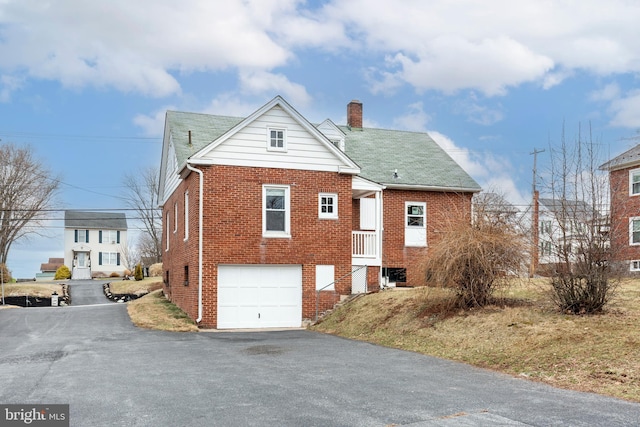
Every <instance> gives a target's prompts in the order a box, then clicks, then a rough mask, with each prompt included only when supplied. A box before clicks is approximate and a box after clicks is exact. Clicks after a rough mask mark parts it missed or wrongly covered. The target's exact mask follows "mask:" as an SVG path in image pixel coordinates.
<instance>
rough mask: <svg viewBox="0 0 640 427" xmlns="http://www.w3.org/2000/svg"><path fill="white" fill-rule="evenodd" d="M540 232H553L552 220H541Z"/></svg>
mask: <svg viewBox="0 0 640 427" xmlns="http://www.w3.org/2000/svg"><path fill="white" fill-rule="evenodd" d="M540 234H551V221H540Z"/></svg>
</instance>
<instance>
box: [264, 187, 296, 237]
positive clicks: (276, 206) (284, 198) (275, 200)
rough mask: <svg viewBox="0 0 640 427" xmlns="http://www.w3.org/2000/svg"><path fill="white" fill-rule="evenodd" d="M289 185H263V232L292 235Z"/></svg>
mask: <svg viewBox="0 0 640 427" xmlns="http://www.w3.org/2000/svg"><path fill="white" fill-rule="evenodd" d="M289 203H290V201H289V186H285V185H263V186H262V234H263V235H264V236H266V237H290V233H291V230H290V214H291V212H290V205H289Z"/></svg>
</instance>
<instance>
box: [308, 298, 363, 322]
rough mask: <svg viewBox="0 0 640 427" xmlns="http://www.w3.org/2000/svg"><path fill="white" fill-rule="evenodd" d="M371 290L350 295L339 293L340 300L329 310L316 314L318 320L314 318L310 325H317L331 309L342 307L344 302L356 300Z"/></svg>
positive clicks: (331, 311)
mask: <svg viewBox="0 0 640 427" xmlns="http://www.w3.org/2000/svg"><path fill="white" fill-rule="evenodd" d="M370 293H372V292H367V293H360V294H352V295H340V301H339V302H337V303H336V304H335V305H334V306H333V307H332V308H330V309H329V310H326V311H323V312H322V313H319V314H318V320H316V321H315V322H311V325H317V324H319V323H321V322H322V321H323V320H324V318H325V317H327V316H328V315H329V314H331V313H333V311H334V310H335V309H337V308H339V307H342V306H343V305H345V304H348V303H350V302H352V301H355V300H357V299H358V298H361V297H363V296H364V295H368V294H370Z"/></svg>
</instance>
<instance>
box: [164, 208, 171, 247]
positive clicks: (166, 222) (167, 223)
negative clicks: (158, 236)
mask: <svg viewBox="0 0 640 427" xmlns="http://www.w3.org/2000/svg"><path fill="white" fill-rule="evenodd" d="M165 227H166V230H167V247H166V248H165V251H168V250H169V230H170V227H169V212H167V220H166V221H165Z"/></svg>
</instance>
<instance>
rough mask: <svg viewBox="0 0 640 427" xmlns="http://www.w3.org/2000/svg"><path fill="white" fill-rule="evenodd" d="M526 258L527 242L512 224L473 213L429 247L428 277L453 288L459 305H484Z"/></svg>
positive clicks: (516, 271)
mask: <svg viewBox="0 0 640 427" xmlns="http://www.w3.org/2000/svg"><path fill="white" fill-rule="evenodd" d="M484 212H487V210H485V211H484ZM526 258H527V243H526V241H525V240H524V239H523V237H522V234H520V233H517V232H516V231H515V228H514V227H512V226H509V225H508V224H505V223H504V222H502V221H497V220H496V218H494V217H493V216H491V215H481V216H476V218H475V220H474V221H473V222H471V221H468V220H467V221H464V220H461V221H459V222H455V223H452V224H451V225H450V226H449V227H448V229H447V230H446V231H445V232H444V233H443V234H442V237H441V239H440V240H439V241H438V242H436V243H435V244H434V245H433V246H432V247H431V248H430V253H429V259H428V261H427V275H428V277H427V280H428V281H429V282H434V283H436V284H438V285H441V286H445V287H451V288H454V289H455V290H456V292H457V305H458V306H459V307H464V308H468V307H483V306H486V305H488V304H491V303H492V301H493V293H494V291H495V290H496V289H499V288H501V287H503V286H505V285H507V284H508V278H509V276H512V275H514V274H518V273H519V272H520V271H521V270H522V269H523V267H524V264H525V260H526Z"/></svg>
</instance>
